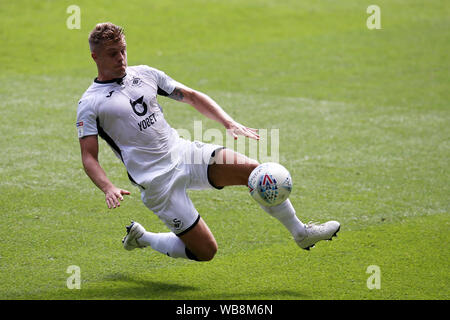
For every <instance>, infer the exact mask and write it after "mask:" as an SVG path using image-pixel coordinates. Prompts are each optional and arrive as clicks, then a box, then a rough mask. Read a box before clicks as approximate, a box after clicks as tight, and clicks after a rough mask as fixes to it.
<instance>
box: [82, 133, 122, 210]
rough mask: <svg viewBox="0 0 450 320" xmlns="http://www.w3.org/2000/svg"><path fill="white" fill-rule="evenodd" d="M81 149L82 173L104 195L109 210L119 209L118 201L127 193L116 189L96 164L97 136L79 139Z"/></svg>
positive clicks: (97, 163)
mask: <svg viewBox="0 0 450 320" xmlns="http://www.w3.org/2000/svg"><path fill="white" fill-rule="evenodd" d="M79 141H80V148H81V161H82V162H83V167H84V171H85V172H86V174H87V175H88V176H89V178H90V179H91V180H92V182H94V184H95V185H96V186H97V187H98V188H99V189H100V190H102V191H103V192H104V193H105V201H106V204H107V206H108V208H109V209H111V208H115V207H120V201H119V200H123V196H122V195H124V194H127V195H128V194H130V192H129V191H127V190H123V189H120V188H117V187H116V186H114V184H112V182H111V181H110V180H109V179H108V177H107V176H106V173H105V171H104V170H103V168H102V167H101V166H100V163H99V162H98V137H97V135H90V136H84V137H82V138H80V139H79Z"/></svg>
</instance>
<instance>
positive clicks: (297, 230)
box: [208, 149, 340, 249]
mask: <svg viewBox="0 0 450 320" xmlns="http://www.w3.org/2000/svg"><path fill="white" fill-rule="evenodd" d="M258 165H259V163H258V162H257V161H256V160H253V159H250V158H248V157H246V156H244V155H242V154H239V153H237V152H235V151H233V150H229V149H222V150H220V151H218V152H217V154H216V155H215V158H214V162H213V163H212V164H210V166H209V168H208V175H209V179H210V181H211V183H212V184H213V185H215V186H216V187H225V186H230V185H245V186H246V185H247V183H248V177H249V175H250V174H251V172H252V171H253V170H254V169H255V168H256V167H257V166H258ZM260 206H261V208H262V209H263V210H264V211H266V212H267V213H268V214H270V215H271V216H272V217H274V218H276V219H277V220H278V221H280V222H281V223H282V224H283V225H284V226H285V227H286V229H288V230H289V232H290V233H291V234H292V236H293V238H294V240H295V241H296V243H297V244H298V245H299V246H300V247H301V248H303V249H309V248H310V247H312V246H314V244H315V243H316V242H317V241H320V240H331V238H332V237H333V236H336V233H337V232H338V231H339V228H340V225H339V223H337V222H336V221H329V222H327V223H325V224H322V225H314V224H309V225H305V224H304V223H302V222H301V221H300V220H299V218H298V217H297V215H296V212H295V209H294V207H293V206H292V204H291V201H290V200H289V199H287V200H286V201H284V202H283V203H281V204H279V205H277V206H273V207H267V206H263V205H261V204H260Z"/></svg>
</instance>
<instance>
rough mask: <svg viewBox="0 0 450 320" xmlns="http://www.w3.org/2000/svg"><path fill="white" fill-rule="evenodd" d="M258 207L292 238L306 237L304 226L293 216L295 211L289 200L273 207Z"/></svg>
mask: <svg viewBox="0 0 450 320" xmlns="http://www.w3.org/2000/svg"><path fill="white" fill-rule="evenodd" d="M260 206H261V208H263V209H264V211H266V212H267V213H268V214H270V215H271V216H272V217H274V218H276V219H277V220H278V221H280V222H281V223H282V224H283V225H284V226H285V227H286V229H288V230H289V232H290V233H291V234H292V236H293V237H294V238H301V237H303V236H305V235H306V232H305V225H304V224H303V223H302V222H301V221H300V220H299V219H298V217H297V216H296V215H295V209H294V207H293V206H292V204H291V201H290V200H289V199H287V200H286V201H284V202H282V203H280V204H279V205H276V206H274V207H266V206H263V205H260Z"/></svg>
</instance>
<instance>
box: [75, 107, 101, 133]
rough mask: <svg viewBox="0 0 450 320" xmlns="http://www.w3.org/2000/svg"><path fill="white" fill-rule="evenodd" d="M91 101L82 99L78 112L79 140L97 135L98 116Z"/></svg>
mask: <svg viewBox="0 0 450 320" xmlns="http://www.w3.org/2000/svg"><path fill="white" fill-rule="evenodd" d="M95 110H96V109H95V106H94V105H93V103H92V101H91V100H90V99H81V100H80V101H79V102H78V110H77V131H78V138H83V137H86V136H92V135H97V134H98V130H97V114H96V111H95Z"/></svg>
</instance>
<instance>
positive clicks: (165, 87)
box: [155, 69, 177, 94]
mask: <svg viewBox="0 0 450 320" xmlns="http://www.w3.org/2000/svg"><path fill="white" fill-rule="evenodd" d="M155 71H156V72H157V76H158V77H157V79H158V92H159V93H161V90H162V91H163V92H165V93H167V94H171V93H172V92H173V90H174V89H175V87H176V86H177V82H176V81H175V80H173V79H172V78H171V77H169V76H168V75H167V74H165V73H164V72H163V71H160V70H156V69H155Z"/></svg>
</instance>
